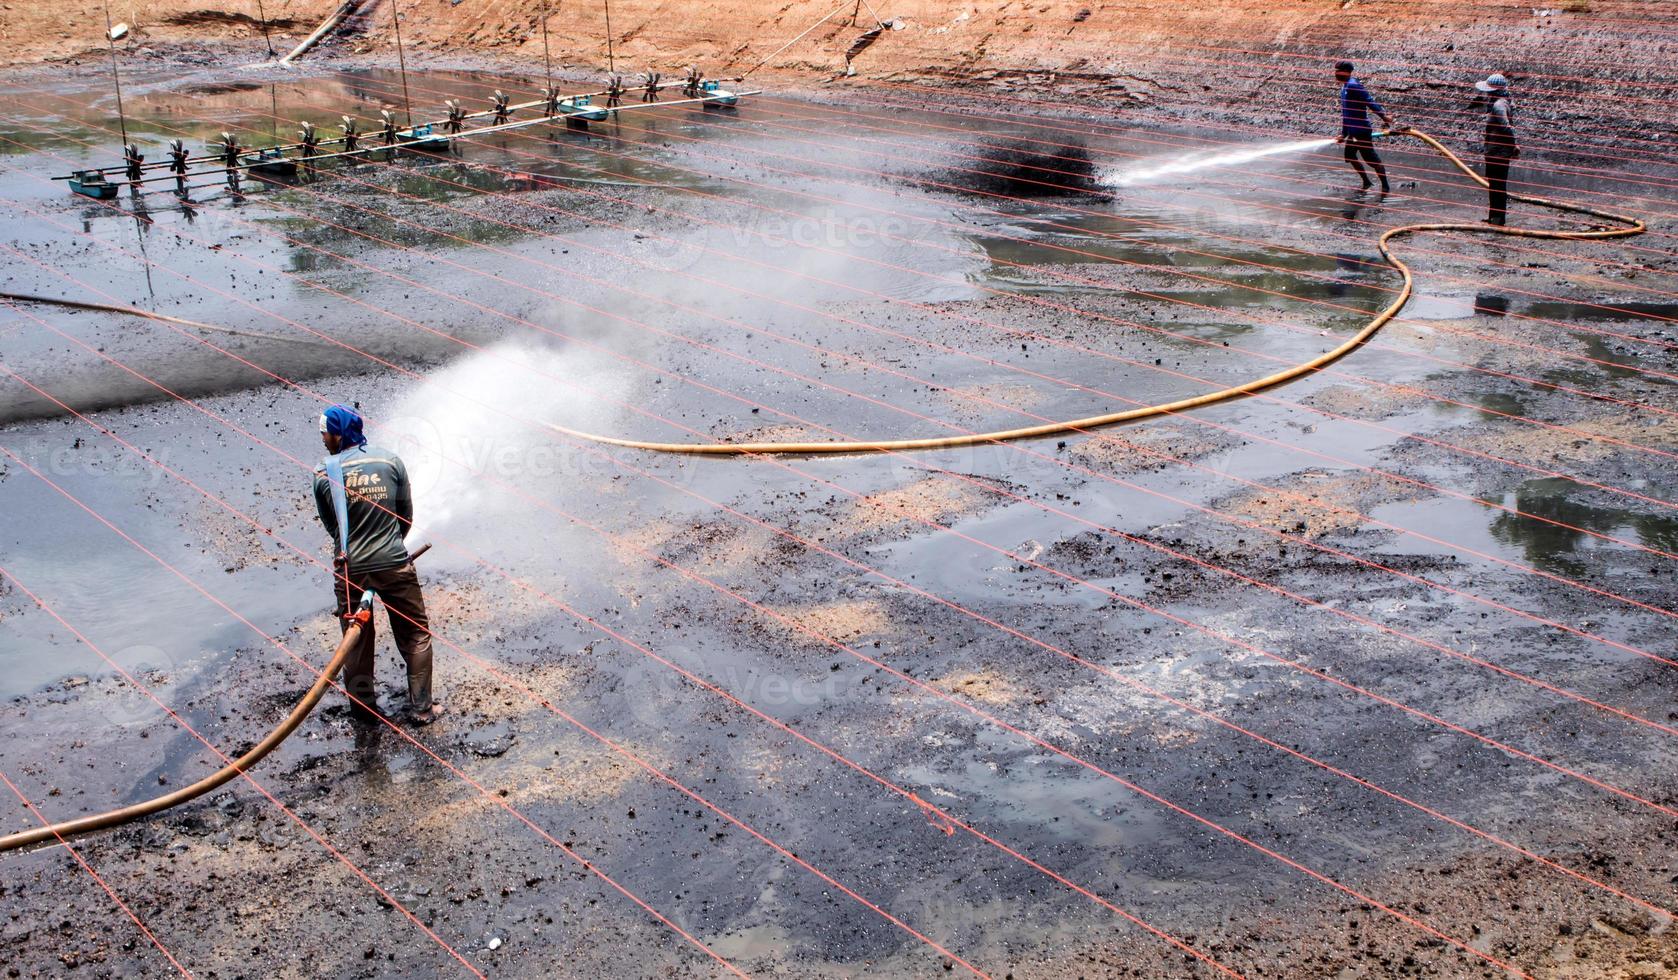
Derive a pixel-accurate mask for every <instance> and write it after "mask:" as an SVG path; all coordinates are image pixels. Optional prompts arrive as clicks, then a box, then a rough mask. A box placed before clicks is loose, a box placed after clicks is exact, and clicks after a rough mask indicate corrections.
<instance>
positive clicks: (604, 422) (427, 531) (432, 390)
mask: <svg viewBox="0 0 1678 980" xmlns="http://www.w3.org/2000/svg"><path fill="white" fill-rule="evenodd" d="M630 381H631V379H630V375H629V372H628V371H627V370H626V369H625V367H624V366H623V364H622V362H620V361H616V360H614V359H612V358H609V357H607V356H606V355H604V354H599V353H595V352H592V351H587V350H578V349H574V348H573V349H563V350H556V349H551V348H547V347H543V346H539V345H535V344H526V343H501V344H497V345H495V346H493V347H490V348H486V349H485V350H483V351H481V352H478V353H475V354H472V355H470V356H468V357H465V358H463V359H461V360H459V361H457V362H455V363H454V364H451V365H449V366H448V367H446V368H443V369H442V370H440V371H437V372H435V373H433V374H432V375H431V376H430V377H429V378H427V379H426V380H425V381H424V382H422V383H421V384H420V385H419V386H418V387H416V388H415V389H414V390H412V391H410V392H409V393H408V394H407V395H406V396H404V397H403V398H402V400H401V401H400V402H399V403H398V404H397V406H396V408H395V410H394V411H393V412H392V413H391V416H390V417H389V418H388V419H385V420H383V424H382V425H381V426H380V428H379V431H378V432H377V433H376V434H375V436H374V439H373V441H374V442H375V443H377V444H379V445H382V446H385V447H387V448H389V449H392V450H394V451H395V452H396V453H397V454H398V455H400V456H401V457H402V460H403V462H404V463H405V464H406V465H407V467H408V477H409V479H410V481H411V482H412V484H413V488H414V530H413V533H412V534H410V535H409V537H408V541H409V543H410V544H411V545H418V544H421V543H423V542H425V541H427V540H429V539H430V538H429V536H430V535H434V534H442V535H445V536H449V537H451V538H454V537H460V536H470V537H471V538H472V540H471V541H470V542H462V543H463V544H466V546H467V547H468V548H469V549H470V550H472V551H474V552H477V553H479V554H488V553H492V552H490V551H487V550H486V549H489V548H493V547H494V546H496V544H497V540H500V539H503V538H504V539H505V543H508V544H513V543H516V542H517V541H518V540H520V539H522V538H528V536H529V535H531V534H533V533H534V534H536V535H538V537H540V536H541V535H542V534H544V533H546V531H543V530H539V529H542V528H550V529H551V528H552V527H553V526H554V525H555V524H557V523H563V522H560V521H557V520H556V519H551V516H550V518H549V519H544V518H543V516H542V512H541V510H540V508H539V507H538V505H537V504H536V503H535V502H534V501H533V500H531V499H527V497H526V496H521V494H524V495H528V497H529V498H535V500H554V499H557V498H558V497H559V496H560V494H561V492H562V490H563V488H564V487H565V486H566V485H568V484H574V483H575V482H576V481H577V478H578V477H579V476H580V475H581V473H580V470H581V469H584V468H589V469H591V471H592V469H597V468H598V467H597V466H595V465H594V464H593V462H592V457H590V458H589V459H588V460H587V461H586V463H587V465H586V466H585V460H583V459H582V457H583V456H584V455H585V454H584V453H583V451H581V450H578V449H576V448H575V443H573V442H572V441H571V440H569V439H566V438H565V437H563V436H560V435H558V434H556V433H553V432H551V431H548V430H545V429H543V428H542V427H541V426H540V425H537V424H534V423H541V422H553V423H558V424H560V425H565V426H569V427H572V428H578V429H593V430H595V431H615V429H616V428H617V427H618V426H619V425H621V419H622V412H623V410H622V407H621V406H622V403H623V402H625V401H627V400H628V397H629V392H630V390H631V384H630ZM513 488H516V490H515V489H513ZM562 506H563V504H562ZM486 535H487V536H489V538H490V540H485V536H486ZM446 550H447V549H440V550H439V552H434V554H436V555H437V558H438V559H443V558H444V557H445V555H444V553H443V552H446Z"/></svg>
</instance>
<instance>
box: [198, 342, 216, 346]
mask: <svg viewBox="0 0 1678 980" xmlns="http://www.w3.org/2000/svg"><path fill="white" fill-rule="evenodd" d="M200 342H202V343H208V342H207V341H200ZM210 346H214V345H210Z"/></svg>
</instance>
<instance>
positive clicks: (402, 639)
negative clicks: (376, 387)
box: [315, 405, 441, 725]
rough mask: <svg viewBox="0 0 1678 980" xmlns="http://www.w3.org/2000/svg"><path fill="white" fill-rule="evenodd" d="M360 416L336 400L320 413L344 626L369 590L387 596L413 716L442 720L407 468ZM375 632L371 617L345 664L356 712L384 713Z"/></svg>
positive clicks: (323, 490)
mask: <svg viewBox="0 0 1678 980" xmlns="http://www.w3.org/2000/svg"><path fill="white" fill-rule="evenodd" d="M361 428H362V421H361V416H360V415H359V414H358V413H357V412H356V411H355V409H353V408H349V407H347V406H344V405H334V406H332V407H331V408H329V409H327V410H326V411H325V412H324V413H322V414H321V417H320V438H321V442H322V443H323V444H324V445H325V446H326V451H327V452H328V453H330V454H331V455H330V456H328V457H326V459H324V460H322V461H321V464H320V466H318V467H317V468H316V469H315V510H316V512H317V513H319V515H320V522H321V524H322V525H324V526H325V528H326V533H327V534H328V535H330V536H331V538H332V541H333V545H334V551H335V554H334V559H333V589H332V592H333V596H334V598H335V600H336V607H337V616H338V622H339V625H340V627H342V628H343V629H346V630H347V629H348V628H349V621H348V620H347V619H345V618H344V617H345V616H346V615H347V614H349V613H351V612H352V611H353V610H354V609H355V607H356V602H357V601H358V600H359V598H360V596H361V594H362V592H363V591H365V590H369V589H370V590H372V591H373V592H375V593H377V594H378V596H379V599H380V600H382V601H383V602H384V604H385V614H386V615H387V616H388V617H389V619H390V631H391V634H392V635H393V636H394V637H395V638H396V649H397V651H398V652H400V653H401V654H402V659H403V660H404V661H406V662H407V665H408V703H407V706H406V708H407V711H406V717H407V719H408V720H409V721H411V722H413V723H414V724H419V725H426V724H430V723H431V722H432V721H434V720H436V718H437V715H438V713H439V712H440V710H441V708H440V706H439V705H438V704H437V703H435V702H434V701H433V700H432V697H431V629H430V624H429V621H428V620H427V619H426V615H425V596H424V594H423V593H422V592H421V590H420V584H419V575H418V574H417V573H416V572H415V571H414V563H413V562H412V561H411V560H410V559H409V557H408V545H407V543H406V542H405V541H404V539H405V538H406V537H407V535H408V531H409V530H410V529H412V527H413V523H414V501H413V496H412V493H411V488H410V484H409V482H408V469H407V467H405V466H404V465H402V460H401V459H400V458H399V457H397V455H396V454H395V453H393V452H390V451H389V450H386V449H379V448H377V447H374V446H369V445H368V444H367V437H366V436H365V435H363V434H362V431H361ZM374 646H375V636H374V630H373V624H372V623H371V622H369V623H368V624H367V626H366V627H365V628H364V629H363V630H362V631H361V642H360V644H359V645H358V646H357V647H356V649H355V650H354V651H353V652H352V653H351V654H350V658H349V660H348V661H346V662H345V664H344V688H345V690H347V691H348V692H349V694H350V698H351V705H350V709H351V712H352V714H353V715H354V716H355V717H357V718H359V719H362V720H375V719H376V718H377V714H376V712H377V708H378V691H377V688H376V687H375V686H374V684H373V665H374Z"/></svg>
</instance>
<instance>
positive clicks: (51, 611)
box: [0, 446, 486, 980]
mask: <svg viewBox="0 0 1678 980" xmlns="http://www.w3.org/2000/svg"><path fill="white" fill-rule="evenodd" d="M0 453H4V454H5V455H6V456H7V457H8V458H10V459H11V460H13V461H14V462H16V463H17V464H18V465H20V466H22V467H23V468H24V469H27V470H29V472H31V473H33V474H35V475H36V476H37V477H39V478H40V479H42V480H43V481H45V482H46V483H47V484H48V485H49V486H52V487H54V489H57V484H54V483H53V482H52V481H51V480H48V479H47V478H46V477H45V476H43V475H42V474H41V473H40V471H39V470H36V469H35V468H34V467H32V466H30V465H29V463H28V462H27V461H25V460H24V459H23V458H22V457H20V456H18V455H17V454H15V453H13V452H12V451H11V450H9V449H7V448H6V447H4V446H0ZM136 546H137V547H141V548H142V550H144V548H143V546H141V545H138V543H137V542H136ZM0 576H4V577H6V578H8V579H10V580H11V582H12V584H13V585H15V586H17V588H18V590H19V591H21V592H23V594H24V595H27V596H28V597H29V598H30V600H31V601H32V602H34V603H35V605H37V606H39V607H40V608H41V610H42V611H43V612H45V613H46V614H47V615H49V616H51V617H52V618H53V619H54V620H56V621H57V622H58V624H59V625H60V626H63V627H64V628H65V629H66V630H69V631H70V633H71V635H73V636H74V637H75V638H76V639H77V640H79V641H81V643H82V645H83V646H86V647H87V648H88V649H89V650H92V651H93V652H94V653H96V654H98V655H99V659H101V660H103V661H105V663H107V664H109V665H110V667H111V669H113V670H115V671H116V672H117V673H119V674H121V675H122V677H123V679H124V680H126V681H127V682H128V683H129V684H130V685H131V686H133V687H134V688H135V690H138V691H140V692H141V693H142V694H144V695H145V696H146V697H148V698H150V699H151V700H152V702H153V703H155V704H156V705H157V706H158V707H159V708H162V709H163V711H164V713H166V714H167V715H168V716H169V717H170V718H172V719H173V720H174V721H175V723H176V724H178V725H180V726H181V728H183V729H185V730H186V732H187V733H188V734H190V735H191V736H192V737H193V738H196V739H197V740H198V741H199V742H201V743H203V745H204V747H205V748H207V749H209V750H210V751H211V752H213V753H215V754H216V756H217V757H218V758H220V759H221V760H222V763H223V764H224V765H230V764H232V762H233V758H232V757H231V756H229V755H227V754H226V753H224V752H222V751H221V749H219V748H217V747H216V746H215V745H214V744H213V743H212V742H211V741H210V740H209V739H208V738H206V737H204V736H203V735H201V734H200V733H199V732H198V730H197V729H195V728H193V727H192V725H190V724H189V723H188V722H187V720H186V719H185V718H182V717H181V716H180V715H179V714H178V713H176V712H175V710H174V709H173V708H171V707H169V706H168V705H166V704H164V703H163V702H162V701H161V700H160V699H159V698H158V697H157V695H156V694H154V693H152V690H151V689H150V688H148V687H146V686H145V685H144V684H141V683H140V682H139V681H138V680H135V679H134V676H133V675H132V674H130V673H129V672H128V671H127V670H126V669H124V668H123V666H122V665H121V664H119V663H117V662H116V661H115V660H112V659H111V658H110V657H109V656H107V655H106V654H105V651H104V650H101V649H100V648H99V646H98V644H96V643H94V642H93V641H92V640H91V639H89V638H88V637H87V635H86V634H84V633H82V632H81V630H79V629H77V628H76V627H75V626H74V625H73V624H71V623H70V621H69V620H67V619H65V618H64V617H63V616H61V615H59V613H58V610H57V609H55V608H53V606H52V605H51V604H50V603H48V602H47V601H46V600H45V599H42V598H41V597H40V596H39V595H37V594H36V593H35V592H33V591H32V590H31V589H30V588H29V586H27V585H26V584H24V582H23V581H22V580H21V579H19V578H18V577H17V575H16V574H15V573H14V572H12V571H11V570H10V569H8V568H6V567H5V566H4V565H0ZM239 775H240V776H241V777H242V778H243V779H244V780H245V781H246V782H248V783H250V784H251V786H252V787H254V788H255V789H256V791H257V792H259V793H261V794H262V795H263V796H265V797H267V798H268V801H269V802H270V803H273V804H274V805H275V806H277V807H279V808H280V812H282V813H284V814H285V815H286V816H287V817H290V818H291V820H292V822H293V823H295V824H297V826H299V827H301V828H303V832H304V833H306V834H308V835H309V836H310V837H312V838H314V840H315V842H316V843H317V844H319V845H320V846H321V847H322V848H324V849H325V850H326V852H327V853H328V854H330V855H332V856H333V857H334V858H336V859H337V860H338V861H339V863H341V864H343V865H344V866H345V867H347V868H349V869H350V870H351V871H353V872H354V873H355V875H356V877H358V878H360V879H361V880H362V881H364V882H366V883H367V886H368V887H369V888H371V889H373V891H374V892H376V893H378V895H379V897H380V899H381V900H382V901H383V902H385V903H386V904H388V905H389V906H390V907H392V908H394V909H396V910H397V911H398V912H401V913H402V915H403V916H404V917H405V918H406V919H407V920H408V921H409V922H412V923H413V924H414V925H415V926H416V927H418V928H419V930H420V931H421V932H424V933H425V934H426V935H427V936H429V937H430V938H431V940H432V941H433V942H435V943H436V944H437V945H438V946H440V947H442V948H443V949H444V950H445V951H446V952H447V953H448V954H449V955H450V956H452V957H453V958H454V959H455V960H456V961H457V962H459V963H460V965H461V966H463V967H465V968H466V970H467V972H469V973H471V974H472V975H474V976H476V977H478V978H479V980H486V978H485V977H484V974H483V973H481V972H480V971H479V970H478V968H477V967H475V966H473V965H472V964H471V962H469V961H468V960H467V959H466V957H464V956H462V955H461V954H460V951H459V950H456V949H455V948H454V947H453V946H451V945H449V944H448V942H447V941H446V940H444V939H443V937H441V936H439V935H437V933H436V932H434V931H432V929H431V927H430V926H427V925H426V924H425V923H423V922H421V921H420V920H419V917H418V916H416V915H414V913H413V912H411V911H409V910H408V907H407V906H406V905H403V904H402V903H401V901H399V900H398V899H397V898H396V896H394V895H392V894H390V893H389V892H388V891H386V890H385V889H384V887H383V886H381V885H380V884H379V883H378V882H376V881H374V880H373V877H372V876H371V875H369V874H368V873H367V872H366V871H363V870H362V869H361V867H360V866H358V865H357V864H355V862H353V861H351V860H350V859H349V858H347V857H345V856H344V854H343V852H342V851H340V850H338V849H337V848H336V847H333V846H332V843H331V842H330V841H328V840H327V839H326V838H325V837H324V836H322V835H321V834H320V833H318V832H317V831H316V830H315V829H314V828H313V827H311V826H309V824H308V823H307V822H306V821H305V820H304V819H303V818H302V817H300V816H298V815H297V814H296V813H295V812H293V811H292V809H291V808H290V807H288V806H286V805H285V804H284V803H282V802H280V800H279V798H278V797H276V796H275V795H274V794H273V793H270V792H269V791H268V788H267V787H265V786H263V785H262V784H261V783H259V782H257V780H256V777H255V776H252V775H251V774H250V773H248V772H241V773H240V774H239ZM66 846H68V845H66Z"/></svg>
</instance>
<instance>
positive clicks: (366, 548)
mask: <svg viewBox="0 0 1678 980" xmlns="http://www.w3.org/2000/svg"><path fill="white" fill-rule="evenodd" d="M341 458H342V460H343V464H344V489H345V491H346V492H345V495H344V503H345V508H346V510H347V511H348V513H349V525H350V528H349V530H350V548H349V559H350V571H351V573H352V574H355V573H360V572H377V571H382V570H384V569H387V568H398V567H400V566H402V565H405V564H407V562H408V546H407V544H406V543H405V542H404V541H403V540H402V539H403V538H405V537H407V536H408V530H409V528H411V527H412V526H413V523H414V500H413V496H412V494H411V492H410V488H409V485H408V468H407V467H406V466H404V465H402V460H401V458H400V457H398V456H397V455H396V454H395V453H393V452H391V451H389V450H388V449H380V448H378V447H377V446H361V447H359V448H356V449H352V450H349V451H348V452H346V453H343V454H342V456H341ZM315 511H316V512H317V513H318V514H319V515H320V522H321V524H322V525H324V526H325V527H326V533H327V535H328V536H330V537H331V538H332V544H333V548H334V550H336V548H337V544H338V518H337V514H336V513H335V512H334V510H333V508H332V484H331V481H329V480H328V479H327V477H326V465H325V463H324V461H323V462H322V464H321V465H320V466H317V467H316V468H315Z"/></svg>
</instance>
